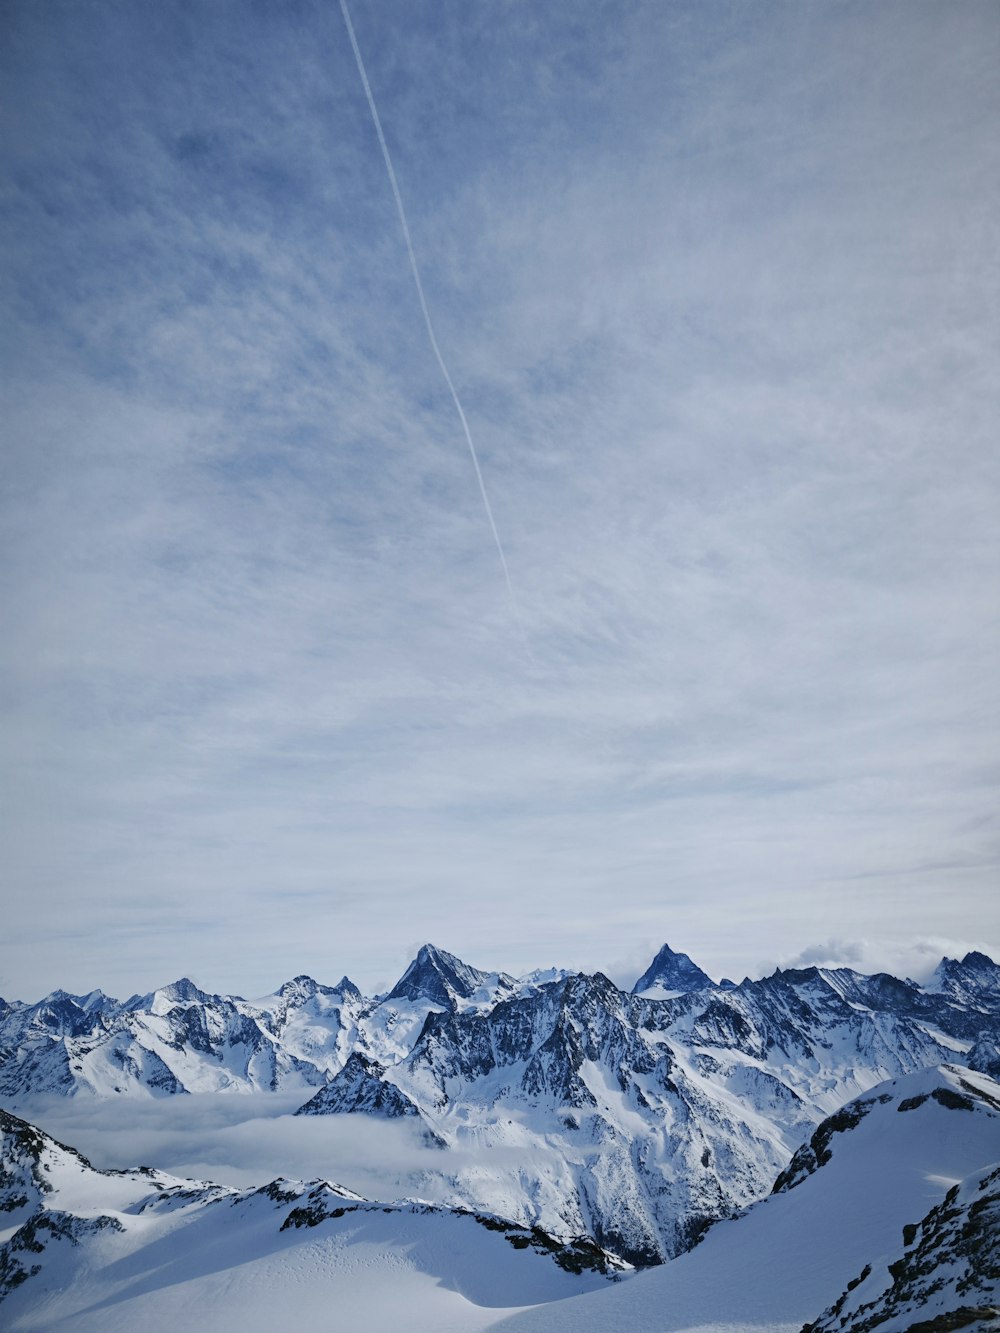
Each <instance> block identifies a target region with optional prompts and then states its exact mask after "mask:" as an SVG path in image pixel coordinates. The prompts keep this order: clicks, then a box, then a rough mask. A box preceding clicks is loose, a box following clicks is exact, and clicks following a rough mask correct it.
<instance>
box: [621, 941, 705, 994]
mask: <svg viewBox="0 0 1000 1333" xmlns="http://www.w3.org/2000/svg"><path fill="white" fill-rule="evenodd" d="M712 985H714V982H713V981H712V978H711V977H710V976H708V975H707V974H706V973H705V972H703V971H702V970H701V968H700V967H699V966H698V964H697V963H693V962H692V961H691V959H690V958H689V957H688V956H687V954H686V953H674V951H673V949H671V947H670V945H669V944H665V945H664V946H663V948H662V949H661V950H660V952H659V953H658V954H657V955H656V957H655V958H654V959H653V961H652V962H651V963H650V965H649V967H647V968H646V970H645V972H643V974H642V976H641V977H640V978H639V980H638V981H637V982H636V983H635V985H634V986H633V987H632V994H633V995H643V994H645V993H646V992H647V991H651V990H657V991H672V992H674V993H678V992H680V993H683V992H685V991H694V990H707V989H708V987H709V986H712Z"/></svg>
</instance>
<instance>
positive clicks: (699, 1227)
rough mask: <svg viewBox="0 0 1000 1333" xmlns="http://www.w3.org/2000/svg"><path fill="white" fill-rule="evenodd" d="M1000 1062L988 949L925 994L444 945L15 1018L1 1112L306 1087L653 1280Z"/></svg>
mask: <svg viewBox="0 0 1000 1333" xmlns="http://www.w3.org/2000/svg"><path fill="white" fill-rule="evenodd" d="M998 1048H1000V967H998V966H997V965H996V964H995V963H994V962H993V961H992V960H991V959H989V958H987V957H986V956H985V955H984V954H981V953H969V954H967V955H966V956H965V957H964V958H963V959H961V960H956V959H943V960H942V962H941V964H940V965H939V967H938V968H937V970H936V972H935V973H934V976H933V977H932V979H931V981H930V982H929V983H927V984H926V985H918V984H917V983H915V982H913V981H909V980H901V979H899V978H896V977H893V976H889V975H887V974H884V973H883V974H878V975H876V976H865V975H863V974H861V973H858V972H855V971H852V970H850V969H846V968H837V969H825V968H816V967H811V968H804V969H792V970H787V969H786V970H778V971H776V972H775V973H774V974H773V975H771V976H769V977H764V978H761V979H759V980H749V979H747V980H745V981H743V982H741V983H740V984H739V985H735V984H734V983H732V982H730V981H724V982H722V983H721V984H715V983H714V982H713V981H712V980H711V979H710V978H709V977H708V976H707V975H706V974H705V973H704V972H703V971H702V970H701V969H700V968H699V967H697V965H696V964H695V963H693V962H692V960H691V959H690V958H688V957H687V956H686V955H685V954H681V953H675V952H673V951H672V950H671V949H670V948H669V947H667V946H664V948H663V949H661V950H660V952H659V953H658V954H657V956H656V958H655V959H654V960H653V962H652V964H651V966H650V967H649V968H648V969H647V970H646V971H645V972H644V973H643V975H642V977H640V978H639V980H638V981H637V983H636V986H635V987H634V988H633V990H632V991H631V992H629V991H623V990H620V989H619V988H618V987H616V986H615V985H614V984H613V983H612V982H611V981H610V980H609V979H608V978H607V977H606V976H604V975H602V974H601V973H595V974H594V975H584V974H578V973H572V972H559V971H556V972H553V973H546V974H533V975H531V976H528V977H522V978H515V977H513V976H510V975H508V974H506V973H503V972H485V971H481V970H479V969H477V968H474V967H470V966H469V965H468V964H466V963H463V962H462V961H461V960H460V959H458V958H456V957H454V956H453V955H451V954H448V953H445V952H444V951H443V950H440V949H437V948H435V947H433V946H432V945H425V946H424V947H423V948H422V949H420V951H419V952H418V954H417V956H416V957H415V958H414V959H413V961H412V962H411V963H410V965H409V967H408V968H407V969H406V971H405V972H404V973H403V975H402V977H401V978H400V980H399V981H398V982H397V984H396V985H395V986H394V987H393V988H392V990H390V991H389V992H388V993H387V994H385V995H381V996H373V997H366V996H364V995H362V994H361V992H360V991H359V990H358V988H357V987H356V986H354V985H353V984H352V983H351V982H350V981H349V980H348V979H347V978H346V977H345V978H342V979H341V981H340V982H338V983H337V984H336V985H335V986H326V985H321V984H320V983H318V982H316V981H314V980H312V979H311V978H309V977H304V976H300V977H296V978H295V979H294V980H292V981H289V982H286V983H285V984H284V985H283V986H281V987H279V989H278V990H277V991H276V992H275V993H274V994H272V995H269V996H265V997H263V998H262V999H257V1000H252V1001H251V1000H245V999H243V998H241V997H239V996H224V995H213V994H207V993H206V992H204V991H202V990H200V989H198V987H196V986H195V985H194V984H193V983H192V982H190V981H188V980H186V979H185V980H181V981H178V982H175V983H173V984H172V985H169V986H165V987H163V988H161V989H159V990H156V991H153V992H151V993H149V994H147V995H142V996H138V995H136V996H132V997H131V998H130V999H128V1000H126V1001H124V1002H120V1001H118V1000H114V999H111V998H110V997H108V996H106V995H104V994H102V993H101V992H100V991H95V992H92V993H90V994H89V995H85V996H76V995H69V994H67V993H65V992H62V991H57V992H54V993H53V994H52V995H49V996H47V997H46V998H45V999H44V1000H42V1001H40V1002H39V1003H37V1004H22V1003H8V1002H6V1001H0V1099H2V1100H3V1101H4V1102H5V1103H6V1104H7V1105H8V1106H10V1107H11V1108H12V1109H15V1110H16V1109H18V1108H19V1107H21V1106H23V1105H24V1104H26V1103H29V1102H30V1101H31V1099H32V1098H37V1097H38V1096H39V1095H63V1096H75V1097H81V1096H93V1095H97V1096H110V1095H115V1096H130V1097H149V1096H159V1097H162V1096H171V1095H177V1094H185V1093H190V1092H203V1091H230V1092H233V1093H250V1092H267V1091H271V1090H277V1089H282V1090H286V1091H288V1090H291V1091H294V1090H296V1089H298V1090H301V1093H302V1105H301V1108H300V1110H299V1114H300V1115H332V1114H343V1113H353V1114H361V1115H366V1116H377V1117H386V1118H397V1117H409V1118H410V1119H411V1120H412V1122H413V1123H414V1125H416V1126H418V1127H419V1129H420V1131H421V1132H422V1133H423V1134H424V1136H425V1138H426V1140H427V1141H428V1142H429V1143H433V1144H436V1145H439V1146H440V1147H441V1148H442V1150H443V1151H442V1158H441V1160H442V1167H441V1172H442V1178H445V1177H446V1180H447V1188H446V1189H443V1191H442V1193H441V1195H440V1197H441V1198H442V1199H443V1202H444V1203H445V1204H447V1205H448V1206H452V1207H456V1208H461V1209H465V1210H469V1211H472V1212H482V1213H486V1214H491V1215H499V1216H502V1217H504V1218H505V1219H507V1220H509V1222H510V1223H511V1224H516V1225H518V1226H522V1227H527V1228H531V1227H538V1228H540V1229H541V1230H542V1231H543V1232H545V1233H546V1234H547V1235H550V1236H555V1237H558V1238H573V1237H581V1236H583V1237H587V1238H589V1240H590V1242H592V1243H593V1244H594V1245H595V1246H596V1247H598V1249H600V1250H602V1251H606V1252H608V1253H610V1254H612V1255H614V1256H617V1257H618V1258H619V1259H620V1260H622V1261H623V1262H627V1263H629V1264H632V1265H638V1266H646V1265H651V1264H656V1263H660V1262H662V1261H664V1260H667V1259H670V1258H671V1257H673V1256H676V1255H678V1254H681V1253H683V1252H684V1251H686V1250H688V1249H689V1248H690V1247H691V1246H692V1245H693V1244H694V1243H695V1242H696V1241H697V1240H698V1238H699V1237H700V1236H701V1235H702V1234H703V1233H704V1232H705V1230H706V1229H707V1228H708V1227H709V1226H710V1225H711V1224H712V1223H714V1222H716V1221H717V1220H719V1219H722V1218H729V1217H733V1216H735V1215H737V1214H738V1213H739V1212H740V1211H741V1210H742V1209H744V1208H746V1207H747V1206H748V1205H750V1204H752V1203H754V1202H755V1201H757V1200H760V1199H761V1198H763V1197H764V1196H766V1195H767V1194H768V1192H769V1191H770V1190H771V1188H772V1186H773V1184H774V1181H775V1179H776V1178H778V1177H779V1176H780V1175H781V1173H782V1172H786V1171H787V1170H789V1169H790V1164H794V1162H795V1161H796V1160H797V1159H796V1158H795V1156H794V1154H796V1152H797V1151H799V1150H800V1149H801V1145H802V1144H803V1143H804V1142H806V1141H809V1140H810V1136H811V1135H813V1133H814V1131H815V1130H816V1127H817V1126H818V1125H820V1124H821V1122H823V1121H824V1120H825V1119H826V1118H827V1117H828V1116H830V1115H831V1114H833V1113H835V1112H837V1111H838V1110H840V1108H842V1107H843V1106H844V1104H845V1103H848V1102H851V1101H852V1100H853V1099H856V1098H857V1097H859V1096H864V1095H865V1094H867V1093H868V1092H869V1091H870V1090H871V1089H872V1088H874V1087H876V1086H877V1085H880V1084H882V1083H884V1082H885V1081H886V1080H892V1079H899V1078H902V1077H905V1076H908V1075H912V1074H915V1073H917V1072H918V1071H921V1070H924V1069H929V1068H935V1067H937V1066H940V1065H949V1066H964V1067H966V1068H968V1069H970V1070H973V1071H978V1072H980V1073H983V1074H993V1075H997V1074H1000V1049H998ZM448 1149H460V1150H462V1151H460V1152H459V1153H456V1154H454V1155H452V1154H449V1153H448V1151H447V1150H448ZM996 1157H997V1159H1000V1145H998V1149H997V1153H996ZM816 1313H818V1312H816Z"/></svg>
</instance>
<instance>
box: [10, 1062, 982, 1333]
mask: <svg viewBox="0 0 1000 1333" xmlns="http://www.w3.org/2000/svg"><path fill="white" fill-rule="evenodd" d="M998 1149H1000V1085H998V1084H996V1083H995V1082H994V1081H993V1080H991V1079H990V1078H988V1077H987V1076H985V1075H982V1074H977V1073H974V1072H971V1071H969V1070H967V1069H965V1068H963V1067H960V1066H954V1065H952V1066H946V1067H942V1068H937V1069H929V1070H920V1071H918V1072H917V1073H915V1074H909V1075H906V1076H904V1077H902V1078H899V1079H896V1080H892V1081H889V1082H886V1083H883V1084H880V1085H878V1086H877V1087H875V1088H873V1089H871V1090H869V1091H868V1092H867V1093H865V1094H864V1095H863V1096H861V1097H859V1098H855V1099H854V1100H853V1101H851V1102H850V1103H848V1104H847V1105H846V1106H844V1107H842V1108H840V1110H838V1111H837V1112H835V1113H834V1114H833V1115H832V1116H829V1117H827V1118H826V1119H825V1120H824V1121H822V1122H821V1123H820V1124H819V1125H818V1126H817V1127H816V1128H815V1129H814V1131H813V1132H812V1134H811V1135H810V1136H809V1138H808V1140H807V1141H806V1142H805V1143H804V1144H802V1145H801V1147H800V1149H799V1150H798V1151H797V1152H796V1153H795V1155H794V1156H793V1158H792V1160H791V1162H790V1164H789V1166H788V1168H787V1169H786V1170H785V1171H784V1172H782V1174H781V1175H780V1176H779V1178H778V1179H777V1181H776V1182H775V1183H774V1186H773V1189H772V1192H771V1193H770V1194H769V1195H768V1196H767V1197H766V1198H764V1199H763V1200H760V1201H758V1202H757V1203H755V1204H754V1205H752V1206H751V1207H749V1208H748V1209H746V1210H744V1211H743V1212H742V1213H741V1214H740V1215H739V1216H738V1217H736V1218H735V1219H733V1220H729V1221H721V1222H719V1223H717V1224H715V1225H714V1226H712V1227H711V1228H710V1229H709V1230H708V1231H707V1233H706V1235H705V1236H704V1238H703V1239H702V1240H701V1242H700V1244H698V1245H697V1246H696V1247H695V1248H693V1249H692V1250H690V1251H688V1252H687V1253H684V1254H682V1255H681V1256H679V1257H678V1258H676V1259H673V1260H671V1261H669V1262H668V1263H666V1264H664V1265H662V1266H660V1267H658V1268H656V1269H652V1270H649V1271H647V1272H644V1273H639V1274H636V1275H634V1276H629V1274H628V1273H627V1272H624V1271H623V1270H622V1268H621V1266H620V1265H617V1264H616V1263H615V1261H614V1260H612V1259H611V1258H610V1257H609V1256H607V1255H606V1254H604V1253H602V1252H601V1251H600V1250H599V1249H598V1248H597V1247H596V1246H595V1245H594V1244H593V1242H592V1241H590V1240H589V1239H587V1238H579V1239H576V1240H572V1241H569V1242H566V1241H561V1240H559V1239H556V1238H553V1237H551V1236H548V1235H546V1234H545V1233H544V1231H542V1230H540V1229H538V1228H534V1229H529V1228H523V1227H521V1228H518V1227H515V1226H512V1225H511V1224H510V1223H509V1222H508V1221H506V1220H505V1219H503V1218H500V1217H497V1216H495V1215H488V1214H482V1213H480V1214H475V1213H473V1212H470V1211H467V1210H454V1209H448V1208H443V1207H440V1206H433V1205H430V1204H427V1203H424V1202H420V1201H412V1200H411V1201H404V1202H400V1203H389V1204H386V1203H379V1204H375V1203H372V1202H368V1201H366V1200H363V1199H361V1198H359V1197H358V1196H357V1195H356V1194H354V1193H353V1192H352V1191H350V1190H348V1189H345V1188H344V1187H343V1186H339V1185H333V1184H331V1183H329V1182H327V1181H322V1180H318V1181H311V1182H308V1183H303V1182H300V1181H292V1180H286V1179H277V1180H272V1181H270V1182H268V1183H267V1184H265V1185H261V1186H259V1187H250V1188H242V1189H236V1188H229V1187H224V1186H219V1185H214V1184H210V1183H207V1182H205V1181H193V1180H185V1179H179V1178H176V1177H173V1176H170V1175H167V1174H165V1173H163V1172H160V1171H155V1170H151V1169H149V1168H138V1169H135V1170H121V1171H99V1170H96V1169H95V1168H94V1167H93V1166H91V1164H90V1163H89V1162H88V1161H87V1160H86V1159H85V1158H83V1157H82V1156H81V1155H80V1154H79V1153H77V1152H75V1151H74V1150H73V1149H72V1148H68V1147H65V1146H64V1145H62V1144H60V1143H57V1142H56V1141H55V1140H53V1139H51V1138H50V1137H49V1136H47V1135H45V1134H44V1133H42V1132H41V1131H39V1130H38V1129H36V1128H35V1127H34V1126H32V1125H30V1124H28V1123H26V1122H25V1121H23V1120H20V1119H17V1118H16V1117H14V1116H11V1115H9V1114H7V1113H4V1112H0V1219H2V1221H3V1223H4V1225H3V1227H2V1228H0V1321H2V1323H3V1327H4V1328H9V1329H11V1330H28V1329H34V1330H53V1331H54V1330H56V1329H63V1328H69V1327H72V1328H73V1329H79V1330H81V1333H88V1330H92V1331H93V1333H97V1330H102V1333H103V1330H132V1329H134V1328H137V1327H142V1328H144V1329H147V1330H149V1333H161V1331H162V1333H166V1330H167V1329H175V1328H192V1327H204V1328H212V1329H213V1330H224V1331H226V1330H233V1331H234V1333H235V1330H240V1333H257V1331H258V1330H261V1331H263V1330H265V1329H272V1328H278V1327H297V1326H300V1325H302V1324H307V1325H310V1326H312V1325H315V1326H317V1327H322V1328H330V1329H336V1330H348V1329H356V1328H395V1327H406V1328H410V1329H415V1330H427V1333H430V1330H432V1329H433V1330H435V1331H436V1330H438V1329H447V1330H452V1333H466V1331H467V1333H474V1331H478V1330H481V1329H486V1328H490V1329H494V1330H496V1333H500V1331H501V1330H505V1331H506V1333H532V1330H538V1333H564V1330H565V1331H566V1333H568V1331H569V1330H572V1333H588V1330H601V1333H607V1331H608V1330H619V1329H636V1330H654V1329H655V1330H657V1333H694V1331H695V1330H701V1333H705V1331H706V1330H709V1329H712V1330H725V1331H726V1333H799V1331H800V1330H803V1333H806V1331H808V1333H834V1330H836V1333H875V1331H876V1330H877V1331H878V1333H904V1330H905V1331H906V1333H914V1331H915V1330H920V1333H941V1330H945V1329H949V1328H962V1327H966V1326H972V1327H975V1328H982V1329H983V1330H986V1329H988V1328H993V1327H995V1326H996V1322H997V1318H998V1314H997V1312H998V1309H1000V1306H998V1302H1000V1248H998V1247H1000V1239H998V1238H1000V1166H998V1165H997V1164H996V1158H997V1153H998ZM953 1182H954V1183H953ZM621 1277H625V1278H627V1279H628V1280H626V1281H616V1280H615V1279H619V1278H621ZM525 1307H531V1308H525ZM820 1312H822V1313H820Z"/></svg>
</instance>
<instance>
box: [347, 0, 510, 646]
mask: <svg viewBox="0 0 1000 1333" xmlns="http://www.w3.org/2000/svg"><path fill="white" fill-rule="evenodd" d="M340 12H341V13H342V14H343V16H344V23H345V24H346V25H347V35H348V37H350V39H351V49H352V50H353V52H354V60H355V63H356V64H357V67H358V73H359V74H360V75H361V82H362V84H363V85H364V89H365V97H367V99H368V110H369V111H370V112H371V113H372V120H373V121H374V124H375V133H376V134H377V135H378V141H379V147H380V148H381V149H382V157H383V159H384V161H385V169H386V171H387V172H388V175H389V184H390V185H391V186H392V193H393V197H394V199H395V200H396V212H397V213H398V214H399V221H400V224H401V226H402V228H403V237H404V239H405V241H406V253H407V254H408V255H409V257H410V271H411V272H412V274H413V281H414V284H415V285H416V288H417V296H418V297H419V298H420V309H421V310H422V311H423V312H424V323H425V324H426V325H427V337H428V338H429V339H430V344H431V349H432V350H433V352H434V355H435V357H436V358H437V363H438V365H439V366H440V367H441V374H442V375H443V376H444V381H445V383H446V384H447V386H448V392H449V393H450V394H451V399H452V402H453V403H454V404H455V411H456V412H457V413H458V419H459V420H460V421H461V423H462V430H463V431H464V432H465V442H466V444H467V445H468V446H469V453H470V454H471V456H472V466H473V467H474V468H475V469H476V480H477V481H478V482H479V494H480V495H481V496H482V497H483V508H484V509H485V510H486V517H487V518H488V519H489V522H490V530H491V531H492V533H493V540H494V541H495V542H496V544H497V554H498V555H499V556H500V564H501V565H502V566H503V576H504V579H505V580H506V582H507V591H508V593H509V594H510V600H511V605H512V606H513V608H514V615H515V617H516V618H517V623H518V627H519V628H520V630H521V633H522V635H523V634H524V625H523V622H522V620H521V609H520V607H519V606H518V602H517V597H516V596H515V595H514V585H513V584H512V583H511V581H510V570H509V569H508V568H507V557H506V556H505V555H504V551H503V543H502V542H501V541H500V533H499V532H498V531H497V525H496V522H495V520H494V518H493V510H492V509H491V507H490V499H489V496H488V495H487V494H486V484H485V482H484V481H483V474H482V471H481V469H480V467H479V458H478V456H477V454H476V446H475V445H474V444H473V442H472V432H471V431H470V430H469V423H468V421H467V420H466V418H465V410H464V408H463V407H462V402H461V399H460V398H459V396H458V392H457V391H456V389H455V385H454V384H453V383H452V379H451V375H450V374H449V373H448V367H447V365H446V364H445V360H444V357H443V356H442V355H441V348H440V347H439V346H438V340H437V338H436V337H435V336H434V325H433V324H432V323H431V314H430V311H429V310H428V309H427V298H426V297H425V296H424V285H423V283H422V282H421V281H420V270H419V269H418V268H417V257H416V255H415V254H414V253H413V241H412V239H411V238H410V227H409V223H408V222H407V221H406V209H405V208H404V207H403V197H402V195H401V194H400V193H399V185H398V184H397V182H396V173H395V171H394V170H393V166H392V158H391V157H390V156H389V147H388V144H387V143H386V141H385V135H384V134H383V133H382V122H381V120H379V115H378V108H377V107H376V106H375V98H374V97H373V96H372V89H371V84H370V83H369V82H368V75H367V73H366V72H365V62H364V61H363V60H362V59H361V49H360V47H359V46H358V39H357V37H355V35H354V24H353V23H352V22H351V15H350V11H349V10H348V8H347V0H340Z"/></svg>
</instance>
